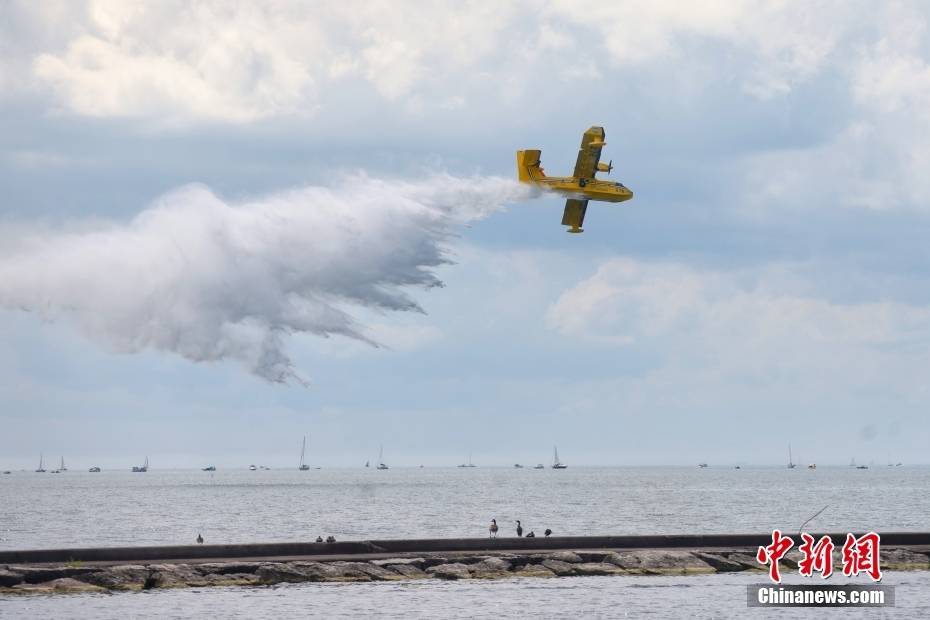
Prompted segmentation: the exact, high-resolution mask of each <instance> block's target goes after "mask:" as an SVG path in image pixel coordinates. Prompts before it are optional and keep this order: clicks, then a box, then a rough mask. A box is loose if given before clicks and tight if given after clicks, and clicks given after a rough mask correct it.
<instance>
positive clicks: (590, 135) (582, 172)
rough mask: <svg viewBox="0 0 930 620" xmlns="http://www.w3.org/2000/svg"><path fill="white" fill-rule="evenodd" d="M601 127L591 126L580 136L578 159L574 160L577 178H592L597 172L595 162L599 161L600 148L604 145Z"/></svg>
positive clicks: (603, 134)
mask: <svg viewBox="0 0 930 620" xmlns="http://www.w3.org/2000/svg"><path fill="white" fill-rule="evenodd" d="M605 137H606V134H605V133H604V128H603V127H591V128H590V129H588V130H587V131H586V132H584V135H583V136H582V137H581V148H580V149H579V150H578V161H576V162H575V173H574V174H573V175H572V176H574V177H575V178H577V179H593V178H594V173H595V172H597V162H599V161H601V149H602V148H603V146H604V138H605Z"/></svg>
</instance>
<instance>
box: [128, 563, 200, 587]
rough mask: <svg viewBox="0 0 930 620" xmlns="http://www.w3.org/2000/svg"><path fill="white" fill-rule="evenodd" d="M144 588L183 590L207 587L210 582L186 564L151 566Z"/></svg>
mask: <svg viewBox="0 0 930 620" xmlns="http://www.w3.org/2000/svg"><path fill="white" fill-rule="evenodd" d="M148 568H149V570H151V571H152V572H151V574H150V575H149V578H148V579H147V580H146V582H145V584H144V586H143V587H145V588H183V587H185V586H193V587H200V586H207V585H210V582H209V581H207V579H206V578H205V577H204V576H203V573H201V572H200V571H199V570H196V569H195V568H194V567H191V566H188V565H187V564H152V565H150V566H149V567H148Z"/></svg>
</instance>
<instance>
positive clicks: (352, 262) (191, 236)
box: [0, 175, 529, 383]
mask: <svg viewBox="0 0 930 620" xmlns="http://www.w3.org/2000/svg"><path fill="white" fill-rule="evenodd" d="M528 194H529V191H528V190H527V189H525V188H524V187H523V186H520V185H519V184H517V183H515V182H512V181H509V180H506V179H502V178H496V177H491V178H487V177H477V178H461V177H453V176H448V175H435V176H432V177H429V178H427V179H424V180H422V181H420V182H400V181H388V180H378V179H373V178H369V177H367V176H352V177H348V178H346V179H344V180H343V182H342V183H341V184H340V185H339V186H338V187H332V188H327V187H304V188H301V189H295V190H291V191H286V192H281V193H277V194H273V195H270V196H267V197H264V198H260V199H257V200H251V201H246V202H241V203H230V202H227V201H224V200H223V199H221V198H219V197H218V196H216V195H215V194H214V193H212V192H211V191H210V190H209V189H208V188H206V187H204V186H200V185H191V186H186V187H182V188H180V189H178V190H176V191H174V192H172V193H170V194H167V195H165V196H163V197H162V198H160V199H159V200H157V201H156V202H155V203H154V204H153V205H152V206H151V207H150V208H148V209H147V210H145V211H143V212H142V213H140V214H139V215H138V216H136V217H135V218H133V219H132V220H131V221H130V222H128V223H127V224H108V225H105V226H96V227H93V228H92V229H91V230H87V229H86V227H85V228H84V229H83V230H81V231H79V232H60V231H58V232H48V231H45V232H39V233H36V232H34V233H31V234H26V235H24V236H20V237H19V242H18V243H16V244H13V246H12V247H11V246H10V245H9V244H8V246H7V250H6V251H5V252H4V250H2V249H0V306H2V307H6V308H10V309H19V310H25V311H28V312H34V313H37V314H39V315H40V316H42V317H43V318H45V319H47V320H57V319H60V318H66V319H68V320H70V321H73V322H74V323H75V324H76V325H77V326H78V327H79V328H80V329H81V331H83V332H84V333H85V334H87V335H88V336H89V337H90V338H92V339H94V340H95V341H98V342H100V343H103V344H104V345H106V346H107V347H109V348H110V349H111V350H114V351H117V352H124V353H131V352H136V351H140V350H143V349H156V350H160V351H169V352H173V353H176V354H178V355H181V356H183V357H185V358H187V359H189V360H193V361H208V360H220V359H227V358H232V359H237V360H240V361H241V362H242V363H244V364H245V365H246V366H247V367H248V368H249V369H250V370H251V371H252V372H253V373H255V374H256V375H258V376H260V377H263V378H265V379H267V380H269V381H275V382H288V381H292V380H293V381H298V382H301V383H303V380H302V379H301V378H300V377H299V376H298V375H297V373H296V372H295V369H294V367H293V363H292V361H291V359H290V358H289V357H288V355H287V353H286V351H285V347H284V341H285V339H286V337H287V336H288V335H289V334H292V333H309V334H314V335H317V336H322V337H329V336H331V335H341V336H346V337H349V338H354V339H358V340H363V341H366V342H371V344H373V345H377V343H376V342H372V341H371V340H370V339H369V338H367V337H366V335H365V327H364V326H363V325H359V324H358V323H357V321H356V320H355V319H354V318H353V316H352V309H353V308H355V309H358V308H361V307H365V308H374V309H378V310H383V311H422V310H421V308H420V307H419V306H418V304H417V303H416V302H415V301H414V300H413V299H412V298H411V297H410V295H409V290H410V289H409V287H415V288H430V287H435V286H441V285H442V282H441V281H440V280H439V279H438V278H437V276H436V274H435V271H434V270H435V268H436V267H437V266H439V265H441V264H443V263H446V262H449V261H448V255H447V242H448V240H449V237H450V234H452V233H454V232H455V231H456V230H457V229H458V228H459V227H460V226H461V225H463V224H466V223H467V222H469V221H472V220H475V219H479V218H482V217H485V216H487V215H488V214H490V213H492V212H494V211H495V210H498V209H500V208H501V207H503V206H504V205H505V204H506V203H508V202H512V201H516V200H521V199H523V198H526V197H527V196H528ZM0 232H2V231H0Z"/></svg>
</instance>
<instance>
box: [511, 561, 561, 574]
mask: <svg viewBox="0 0 930 620" xmlns="http://www.w3.org/2000/svg"><path fill="white" fill-rule="evenodd" d="M513 574H514V575H516V576H518V577H555V573H553V572H552V571H551V570H549V569H548V568H546V567H545V566H543V565H542V564H527V565H526V566H524V567H523V568H521V569H519V570H518V571H516V572H515V573H513Z"/></svg>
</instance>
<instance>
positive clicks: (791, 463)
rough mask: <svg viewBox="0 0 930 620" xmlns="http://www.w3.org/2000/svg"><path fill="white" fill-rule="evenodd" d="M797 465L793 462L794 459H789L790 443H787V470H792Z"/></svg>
mask: <svg viewBox="0 0 930 620" xmlns="http://www.w3.org/2000/svg"><path fill="white" fill-rule="evenodd" d="M797 466H798V465H797V463H795V462H794V459H793V458H792V457H791V442H790V441H789V442H788V469H794V468H795V467H797Z"/></svg>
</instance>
